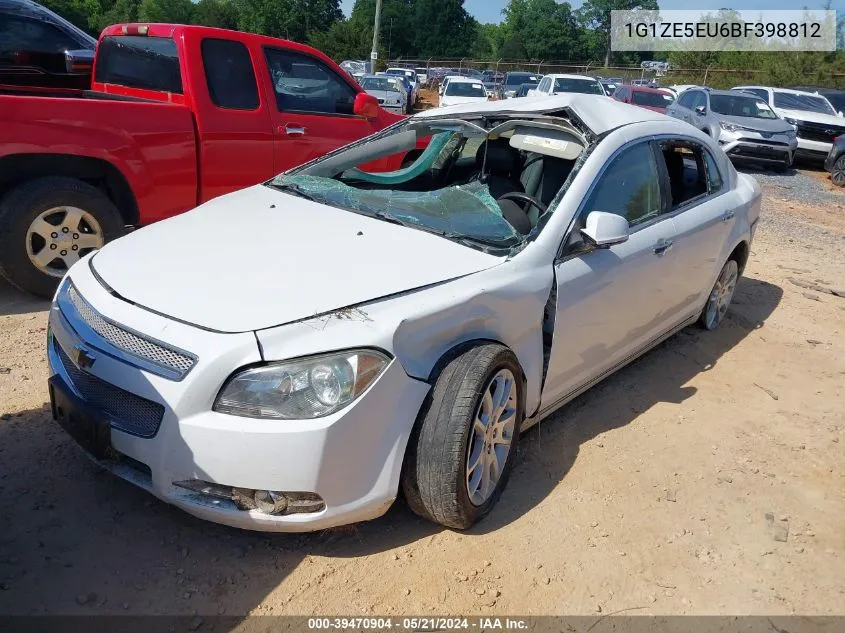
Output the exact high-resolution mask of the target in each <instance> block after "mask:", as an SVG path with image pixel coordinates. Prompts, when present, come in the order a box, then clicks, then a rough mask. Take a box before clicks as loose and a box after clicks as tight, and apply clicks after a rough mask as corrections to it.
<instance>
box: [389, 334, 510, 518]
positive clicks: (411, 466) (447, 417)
mask: <svg viewBox="0 0 845 633" xmlns="http://www.w3.org/2000/svg"><path fill="white" fill-rule="evenodd" d="M524 397H525V396H524V387H523V381H522V372H521V370H520V367H519V363H518V362H517V360H516V357H515V356H514V355H513V353H512V352H511V351H510V350H509V349H507V348H506V347H503V346H501V345H495V344H488V345H480V346H478V347H474V348H472V349H469V350H467V351H466V352H464V353H462V354H461V355H460V356H458V357H457V358H455V359H454V360H452V361H451V362H450V363H449V364H448V365H446V367H445V368H444V369H443V371H442V372H441V374H440V376H439V377H438V378H437V381H436V383H435V385H434V388H433V389H432V392H431V396H430V398H429V400H428V402H427V407H426V409H425V410H424V411H423V412H422V413H421V418H420V419H419V420H418V422H417V426H416V428H415V429H414V433H413V434H412V436H411V439H410V440H409V444H408V452H407V454H406V456H405V463H404V466H403V473H402V489H403V492H404V493H405V499H406V500H407V502H408V505H409V506H410V507H411V509H412V510H413V511H414V512H415V513H417V514H418V515H420V516H422V517H424V518H426V519H429V520H431V521H434V522H436V523H440V524H441V525H445V526H446V527H451V528H455V529H459V530H462V529H466V528H469V527H470V526H472V525H473V524H475V523H476V522H477V521H480V520H481V519H482V518H483V517H484V516H486V515H487V514H488V513H489V512H490V510H492V508H493V506H494V505H495V504H496V502H497V501H498V499H499V496H500V495H501V493H502V490H503V489H504V487H505V484H506V483H507V479H508V476H509V474H510V470H511V468H512V467H513V461H514V456H515V453H516V445H517V441H518V440H519V430H520V427H521V425H522V419H523V416H524V408H525V403H524Z"/></svg>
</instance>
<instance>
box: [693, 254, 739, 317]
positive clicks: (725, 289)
mask: <svg viewBox="0 0 845 633" xmlns="http://www.w3.org/2000/svg"><path fill="white" fill-rule="evenodd" d="M738 280H739V265H738V264H737V262H736V260H735V259H729V260H728V261H727V263H726V264H725V265H724V266H723V267H722V271H721V272H720V273H719V277H718V279H716V283H715V284H714V285H713V289H712V290H711V291H710V296H709V297H708V298H707V303H706V304H705V306H704V310H703V311H702V312H701V316H700V317H699V319H698V322H699V323H700V324H701V327H703V328H704V329H705V330H715V329H716V328H717V327H719V324H720V323H721V322H722V319H724V317H725V314H727V312H728V307H729V306H730V305H731V299H733V296H734V291H735V290H736V284H737V281H738Z"/></svg>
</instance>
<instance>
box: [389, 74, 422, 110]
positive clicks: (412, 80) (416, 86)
mask: <svg viewBox="0 0 845 633" xmlns="http://www.w3.org/2000/svg"><path fill="white" fill-rule="evenodd" d="M384 74H385V75H404V77H405V79H407V80H408V83H409V84H411V107H413V106H415V105H416V103H417V99H418V98H419V96H420V78H419V77H417V73H416V72H415V71H413V70H411V69H410V68H388V69H387V70H385V71H384Z"/></svg>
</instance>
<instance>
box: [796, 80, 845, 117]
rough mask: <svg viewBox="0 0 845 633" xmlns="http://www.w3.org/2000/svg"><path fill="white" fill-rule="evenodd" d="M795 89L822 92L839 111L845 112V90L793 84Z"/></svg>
mask: <svg viewBox="0 0 845 633" xmlns="http://www.w3.org/2000/svg"><path fill="white" fill-rule="evenodd" d="M792 88H793V90H802V91H804V92H814V93H817V94H820V95H821V96H823V97H824V98H825V99H827V100H828V101H830V105H832V106H833V109H834V110H836V111H837V112H845V90H836V89H835V88H823V87H818V86H793V87H792Z"/></svg>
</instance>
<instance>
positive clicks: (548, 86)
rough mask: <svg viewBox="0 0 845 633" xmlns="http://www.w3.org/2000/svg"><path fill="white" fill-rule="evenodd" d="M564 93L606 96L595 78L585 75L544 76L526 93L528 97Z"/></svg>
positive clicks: (602, 87)
mask: <svg viewBox="0 0 845 633" xmlns="http://www.w3.org/2000/svg"><path fill="white" fill-rule="evenodd" d="M565 92H576V93H581V94H589V95H604V96H606V95H607V92H605V90H604V86H602V85H601V82H600V81H599V80H598V79H596V78H595V77H587V76H585V75H546V76H544V77H543V78H542V79H541V80H540V83H539V85H538V86H537V87H536V88H535V89H534V90H529V91H528V96H529V97H534V96H541V95H542V96H551V95H558V94H562V93H565Z"/></svg>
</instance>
